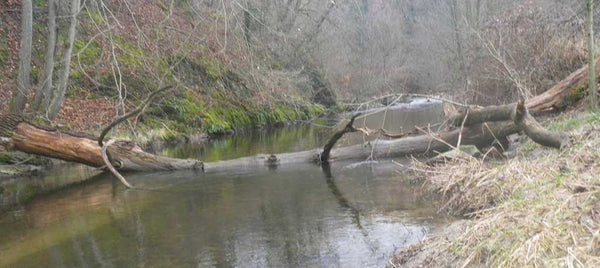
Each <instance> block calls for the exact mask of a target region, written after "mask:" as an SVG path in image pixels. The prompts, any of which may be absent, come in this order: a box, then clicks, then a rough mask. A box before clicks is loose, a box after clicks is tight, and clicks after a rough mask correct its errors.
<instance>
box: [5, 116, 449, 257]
mask: <svg viewBox="0 0 600 268" xmlns="http://www.w3.org/2000/svg"><path fill="white" fill-rule="evenodd" d="M331 133H332V129H331V128H328V127H323V126H321V125H319V124H309V125H301V126H294V127H287V128H280V129H274V130H269V131H248V132H246V133H244V134H241V135H236V136H234V137H233V138H227V139H221V140H217V141H213V142H211V143H209V144H204V145H193V144H186V145H180V146H175V147H170V148H167V149H165V150H162V151H161V152H160V153H161V154H163V155H169V156H174V157H194V158H198V159H203V160H206V161H214V160H223V159H232V158H236V157H240V156H247V155H252V154H255V153H279V152H290V151H299V150H303V149H311V148H315V147H319V146H321V145H322V144H324V143H325V142H326V139H327V138H328V137H329V136H330V135H331ZM349 140H351V139H349ZM349 140H347V141H342V143H344V142H350V141H349ZM400 161H403V160H400ZM404 163H405V164H408V162H404ZM64 172H65V173H64V174H61V173H60V170H58V171H54V172H53V173H52V174H51V175H49V176H56V177H60V176H67V175H68V174H67V173H73V167H69V168H65V169H64ZM77 174H88V173H85V172H84V173H77ZM92 174H95V173H92ZM92 174H90V175H89V176H92V177H91V178H89V179H87V180H85V182H83V183H80V184H78V185H75V186H70V187H67V188H65V189H62V190H58V191H53V192H52V193H49V194H45V195H43V196H39V197H36V198H34V199H33V200H31V201H29V202H27V203H25V204H24V205H19V206H16V207H14V208H12V209H10V210H8V211H5V212H3V213H2V214H0V267H48V266H50V267H136V266H137V267H167V266H171V267H230V266H236V267H299V266H300V267H381V266H385V264H386V263H387V261H388V259H389V257H390V255H391V254H392V253H393V252H395V251H397V250H398V249H401V248H403V247H406V246H408V245H410V244H413V243H416V242H418V241H419V239H421V238H422V237H423V236H424V235H425V234H426V233H428V232H430V231H431V230H433V229H435V228H436V227H437V226H440V225H442V224H444V223H445V219H443V218H441V217H440V216H439V215H437V214H435V209H434V207H433V205H432V204H431V202H430V201H428V200H425V199H422V198H420V197H419V196H418V195H417V194H416V192H418V190H419V186H415V185H412V184H411V183H410V181H411V180H410V175H409V174H408V172H406V171H403V170H402V169H400V168H399V167H398V166H397V165H395V164H393V163H391V162H380V163H376V164H374V163H371V164H364V165H355V164H354V163H343V162H337V163H333V164H332V165H331V166H330V167H326V168H322V167H319V166H317V165H314V164H299V165H293V166H286V167H285V168H279V169H275V170H264V171H258V172H257V171H255V170H254V171H244V170H236V171H232V172H220V173H211V174H204V173H202V172H194V171H179V172H162V173H148V174H126V176H127V177H128V180H129V181H130V182H131V183H132V184H133V185H135V186H136V187H138V189H133V190H128V189H125V188H124V187H123V186H122V185H121V184H120V183H119V182H118V181H117V180H116V179H114V178H112V176H111V175H110V174H96V175H92ZM80 176H82V175H80Z"/></svg>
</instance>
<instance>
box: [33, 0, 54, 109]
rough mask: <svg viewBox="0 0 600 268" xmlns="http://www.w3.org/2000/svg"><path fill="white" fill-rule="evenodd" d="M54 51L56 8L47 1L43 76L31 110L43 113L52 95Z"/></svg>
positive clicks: (49, 0) (52, 3)
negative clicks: (46, 31)
mask: <svg viewBox="0 0 600 268" xmlns="http://www.w3.org/2000/svg"><path fill="white" fill-rule="evenodd" d="M55 49H56V7H55V5H54V0H48V36H47V37H46V54H45V55H44V75H43V77H42V81H41V82H40V83H39V85H38V87H37V88H36V92H35V98H34V100H33V103H32V104H31V110H32V111H35V112H39V111H45V109H46V108H47V107H48V104H49V102H50V98H51V97H52V96H51V93H52V85H53V83H52V76H53V73H54V50H55Z"/></svg>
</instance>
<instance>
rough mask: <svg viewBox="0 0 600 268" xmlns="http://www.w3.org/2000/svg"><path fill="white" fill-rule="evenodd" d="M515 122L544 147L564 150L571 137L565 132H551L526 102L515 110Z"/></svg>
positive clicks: (520, 102) (522, 102) (520, 103)
mask: <svg viewBox="0 0 600 268" xmlns="http://www.w3.org/2000/svg"><path fill="white" fill-rule="evenodd" d="M513 120H514V122H515V124H517V126H518V127H519V128H520V129H522V130H523V132H525V134H526V135H527V136H528V137H529V138H531V139H532V140H533V141H535V142H536V143H538V144H541V145H543V146H548V147H553V148H562V147H565V146H566V145H567V143H568V141H569V135H568V134H567V133H564V132H551V131H548V130H546V129H544V127H542V125H540V123H538V122H537V121H536V120H535V118H533V116H531V114H529V111H528V110H527V107H526V106H525V103H524V101H522V100H521V101H519V103H518V104H517V107H516V108H515V113H514V116H513Z"/></svg>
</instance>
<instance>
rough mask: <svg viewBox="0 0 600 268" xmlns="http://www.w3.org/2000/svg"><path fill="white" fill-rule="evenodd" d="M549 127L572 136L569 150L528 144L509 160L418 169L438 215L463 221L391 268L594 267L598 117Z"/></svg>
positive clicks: (567, 119) (599, 240) (599, 209)
mask: <svg viewBox="0 0 600 268" xmlns="http://www.w3.org/2000/svg"><path fill="white" fill-rule="evenodd" d="M547 125H548V127H549V128H550V129H554V130H563V131H568V132H570V133H571V135H572V137H571V140H570V145H569V146H568V147H567V148H565V149H562V150H556V149H550V148H543V147H541V146H539V145H537V144H535V143H533V142H531V141H525V142H524V144H522V145H521V146H519V147H518V148H517V149H516V156H514V157H513V158H511V159H508V160H490V161H482V160H480V159H474V158H471V159H455V160H453V161H451V162H449V163H446V164H443V165H438V166H434V167H431V166H427V165H424V164H419V163H417V166H416V168H415V170H416V172H417V173H418V174H419V175H420V176H424V177H425V178H426V184H425V186H424V187H425V189H426V192H428V193H433V194H436V195H439V196H440V198H441V208H440V210H441V211H444V212H447V213H450V214H455V215H457V216H460V217H464V218H465V220H463V221H459V222H457V223H454V224H451V225H450V226H449V227H448V228H447V229H445V230H440V232H439V233H437V234H435V235H433V236H431V237H429V238H428V239H426V240H425V241H424V242H423V243H421V244H419V245H415V246H413V247H411V248H410V249H408V250H405V251H403V252H401V253H399V254H398V255H397V256H396V257H395V258H394V260H393V261H394V263H395V265H397V266H399V267H400V266H402V267H417V266H421V265H423V266H433V267H438V266H442V267H444V266H447V267H456V266H458V267H460V266H470V267H471V266H476V267H478V266H492V267H498V266H501V267H523V266H527V267H559V266H560V267H565V266H567V267H597V266H599V265H600V202H599V200H600V175H599V174H600V161H599V160H600V133H599V132H598V130H600V113H590V112H571V113H567V114H564V115H561V116H559V117H558V118H556V119H553V120H552V121H550V122H547Z"/></svg>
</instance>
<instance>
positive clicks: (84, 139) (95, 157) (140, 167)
mask: <svg viewBox="0 0 600 268" xmlns="http://www.w3.org/2000/svg"><path fill="white" fill-rule="evenodd" d="M0 136H2V137H3V143H4V145H5V146H6V147H8V148H9V149H13V150H18V151H22V152H25V153H30V154H35V155H42V156H46V157H51V158H57V159H62V160H65V161H70V162H78V163H82V164H85V165H88V166H92V167H103V166H104V165H105V164H104V161H103V159H102V148H101V147H100V146H99V145H98V143H97V139H95V138H93V137H89V136H84V135H77V134H69V133H64V132H61V131H58V130H51V129H47V128H44V127H41V126H37V125H35V124H32V123H28V122H26V121H25V120H23V118H22V117H20V116H18V115H14V114H8V115H1V116H0ZM108 151H109V152H110V155H111V163H112V164H113V165H114V166H115V167H116V168H117V169H119V170H123V171H157V170H177V169H202V162H200V161H198V160H190V159H175V158H169V157H161V156H156V155H153V154H150V153H146V152H144V151H143V150H142V149H141V148H140V147H139V146H137V145H135V144H134V143H133V142H131V141H118V142H115V143H114V144H112V145H111V146H110V147H108Z"/></svg>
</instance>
